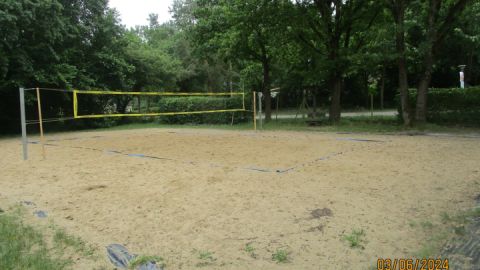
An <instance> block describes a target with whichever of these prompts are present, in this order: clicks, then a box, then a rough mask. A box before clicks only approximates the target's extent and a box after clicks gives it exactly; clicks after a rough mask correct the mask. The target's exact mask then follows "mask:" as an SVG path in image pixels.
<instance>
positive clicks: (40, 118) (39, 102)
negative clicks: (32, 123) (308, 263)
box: [36, 87, 45, 159]
mask: <svg viewBox="0 0 480 270" xmlns="http://www.w3.org/2000/svg"><path fill="white" fill-rule="evenodd" d="M36 90H37V105H38V123H39V124H40V144H41V145H42V156H43V159H45V144H44V140H43V118H42V102H41V100H40V89H39V88H38V87H37V89H36Z"/></svg>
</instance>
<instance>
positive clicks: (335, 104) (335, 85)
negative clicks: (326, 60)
mask: <svg viewBox="0 0 480 270" xmlns="http://www.w3.org/2000/svg"><path fill="white" fill-rule="evenodd" d="M331 83H332V86H331V89H332V90H331V103H330V111H329V116H328V117H329V120H330V121H331V122H333V123H338V122H339V121H340V116H341V111H342V108H341V106H340V100H341V95H342V88H343V85H342V84H343V82H342V78H341V77H340V76H337V75H335V76H334V78H333V79H332V82H331Z"/></svg>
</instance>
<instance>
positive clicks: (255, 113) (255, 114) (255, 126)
mask: <svg viewBox="0 0 480 270" xmlns="http://www.w3.org/2000/svg"><path fill="white" fill-rule="evenodd" d="M256 96H257V92H255V91H253V130H257V99H256Z"/></svg>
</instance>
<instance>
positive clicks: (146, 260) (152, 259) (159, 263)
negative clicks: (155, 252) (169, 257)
mask: <svg viewBox="0 0 480 270" xmlns="http://www.w3.org/2000/svg"><path fill="white" fill-rule="evenodd" d="M149 262H155V263H156V265H157V266H160V267H165V264H164V263H163V258H162V257H160V256H145V255H142V256H138V257H136V258H135V259H133V261H131V262H130V263H129V265H128V269H132V270H133V269H136V268H137V267H139V266H140V265H143V264H146V263H149Z"/></svg>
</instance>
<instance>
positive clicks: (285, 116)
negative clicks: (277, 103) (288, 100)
mask: <svg viewBox="0 0 480 270" xmlns="http://www.w3.org/2000/svg"><path fill="white" fill-rule="evenodd" d="M397 114H398V112H397V111H395V110H390V111H374V112H373V115H374V116H396V115H397ZM263 115H264V117H265V114H263ZM325 116H326V117H328V113H327V114H326V115H325ZM342 116H346V117H358V116H370V112H368V111H363V112H344V113H342ZM258 117H260V116H258ZM305 117H306V116H305ZM297 118H300V119H301V118H302V115H301V114H299V115H298V116H297ZM272 119H275V112H272ZM278 119H295V114H282V113H280V114H279V115H278Z"/></svg>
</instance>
